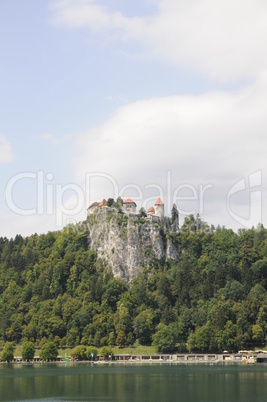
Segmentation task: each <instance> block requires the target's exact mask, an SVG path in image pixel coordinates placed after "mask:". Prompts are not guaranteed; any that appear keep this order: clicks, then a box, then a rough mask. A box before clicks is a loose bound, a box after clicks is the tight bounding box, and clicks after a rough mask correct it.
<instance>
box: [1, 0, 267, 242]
mask: <svg viewBox="0 0 267 402" xmlns="http://www.w3.org/2000/svg"><path fill="white" fill-rule="evenodd" d="M266 49H267V3H266V1H264V0H231V1H230V0H216V1H214V0H190V1H188V0H187V1H186V0H142V1H141V0H135V1H134V2H133V1H131V0H97V1H96V0H38V1H36V0H23V1H21V0H0V169H1V175H0V194H1V197H0V236H3V237H5V236H6V237H8V238H10V237H14V236H15V235H16V234H21V235H23V236H28V235H31V234H34V233H46V232H48V231H52V230H59V229H61V228H62V227H64V226H65V225H66V224H69V223H76V222H79V221H82V220H84V219H85V218H86V209H87V208H88V206H89V205H90V204H91V203H92V202H94V201H100V200H102V199H103V198H106V199H108V198H109V197H113V198H117V197H118V196H119V195H120V196H122V198H124V199H125V198H128V197H131V198H132V199H133V200H134V201H136V203H137V205H138V208H140V207H142V206H143V207H145V208H148V207H150V206H151V205H153V204H154V203H155V201H156V200H157V198H158V197H161V198H162V200H163V201H164V204H165V213H166V214H167V215H169V214H170V212H171V207H172V205H173V204H174V203H176V205H177V207H178V209H179V211H180V217H181V221H182V219H183V217H184V216H186V215H189V214H191V213H193V214H197V213H199V214H200V216H201V218H202V219H203V220H205V221H206V222H208V223H209V224H213V225H214V226H215V227H216V226H217V225H221V226H225V227H227V228H232V229H234V230H238V229H239V228H245V229H248V228H251V227H252V226H255V227H256V226H257V224H258V223H260V222H261V223H262V224H263V225H267V202H266V196H267V177H266V176H267V162H266V161H267V158H266V150H267V135H266V134H267V132H266V131H267V112H266V111H267V52H266Z"/></svg>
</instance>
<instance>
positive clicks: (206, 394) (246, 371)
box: [0, 364, 267, 402]
mask: <svg viewBox="0 0 267 402" xmlns="http://www.w3.org/2000/svg"><path fill="white" fill-rule="evenodd" d="M266 376H267V366H264V365H255V366H249V367H248V366H238V365H235V366H212V367H211V366H204V365H203V366H202V365H197V366H196V365H186V366H167V365H165V366H164V365H162V366H161V365H151V366H144V365H132V366H131V365H124V366H119V365H111V366H93V367H92V366H91V365H89V364H88V365H76V366H74V367H73V366H70V365H65V366H58V365H43V366H23V365H19V368H18V367H14V366H9V367H8V366H5V367H4V366H1V367H0V390H1V397H0V400H1V401H44V400H45V401H56V400H60V401H83V400H86V401H96V400H97V401H119V402H120V401H121V402H122V401H123V402H125V401H127V402H128V401H138V402H145V401H146V402H147V401H153V402H154V401H167V400H168V401H169V400H171V401H179V402H183V401H186V402H199V401H201V402H204V401H205V402H213V401H220V402H224V401H227V402H231V401H233V402H250V401H253V402H263V401H266V395H267V382H266Z"/></svg>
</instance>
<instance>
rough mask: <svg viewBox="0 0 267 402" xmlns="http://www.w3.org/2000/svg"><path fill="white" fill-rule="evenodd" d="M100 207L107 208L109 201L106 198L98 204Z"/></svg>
mask: <svg viewBox="0 0 267 402" xmlns="http://www.w3.org/2000/svg"><path fill="white" fill-rule="evenodd" d="M98 206H99V207H106V206H107V201H106V200H105V198H104V199H103V200H102V201H101V202H99V203H98Z"/></svg>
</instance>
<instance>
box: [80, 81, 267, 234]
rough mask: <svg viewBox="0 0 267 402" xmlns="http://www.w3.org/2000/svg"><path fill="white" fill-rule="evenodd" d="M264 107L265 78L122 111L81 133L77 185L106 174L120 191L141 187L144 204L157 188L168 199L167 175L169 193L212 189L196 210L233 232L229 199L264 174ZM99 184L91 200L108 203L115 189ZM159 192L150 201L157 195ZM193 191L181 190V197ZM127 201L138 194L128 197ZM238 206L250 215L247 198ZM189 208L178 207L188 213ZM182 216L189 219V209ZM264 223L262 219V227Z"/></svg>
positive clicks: (266, 123)
mask: <svg viewBox="0 0 267 402" xmlns="http://www.w3.org/2000/svg"><path fill="white" fill-rule="evenodd" d="M266 102H267V77H261V79H260V80H258V81H257V83H256V84H255V85H253V86H251V87H249V88H247V89H246V90H243V91H239V92H236V93H225V92H211V93H207V94H204V95H201V96H173V97H166V98H152V99H148V100H143V101H138V102H135V103H132V104H129V105H127V106H123V107H121V108H119V109H118V110H117V111H116V113H115V114H114V116H113V117H112V118H111V119H110V120H108V121H107V122H106V123H105V124H103V125H101V126H98V127H95V128H93V129H91V130H88V131H87V132H84V133H81V134H80V136H79V140H78V142H77V148H76V151H77V158H76V159H75V161H74V166H75V170H76V178H77V181H79V182H82V181H83V180H84V177H85V175H86V173H88V172H89V173H90V174H91V176H92V177H93V174H94V173H97V172H103V173H106V174H108V175H110V176H111V177H113V178H114V180H115V181H116V183H118V187H119V188H122V187H123V186H125V185H136V186H139V187H140V188H141V189H142V191H143V194H142V197H143V199H144V198H147V197H148V195H149V194H150V193H149V191H148V190H147V188H148V187H147V186H149V185H152V184H155V185H158V186H160V187H161V188H162V189H163V192H164V196H166V192H167V187H166V186H167V185H166V175H167V174H168V172H169V174H170V175H171V179H172V189H171V190H172V194H173V193H174V192H175V189H177V188H179V186H184V185H188V186H189V187H190V186H191V187H192V188H193V189H195V190H196V191H199V188H200V186H206V185H209V186H210V190H209V192H207V194H206V198H205V200H204V204H205V205H204V206H203V210H202V211H199V207H200V205H199V203H198V205H196V204H197V203H195V204H194V211H193V210H192V211H193V212H201V213H202V214H203V215H204V216H205V217H206V218H207V220H209V221H213V222H214V223H216V222H217V223H221V224H222V223H223V222H225V224H226V225H227V224H228V225H230V226H233V225H234V223H233V221H232V217H230V215H229V213H228V211H227V205H226V200H227V194H228V192H229V191H230V190H231V187H232V186H233V185H234V184H235V183H236V182H238V181H239V180H241V179H245V180H246V182H248V179H249V175H251V174H252V173H253V172H255V171H260V172H263V171H265V170H266V167H267V166H266V157H265V150H266V147H267V136H266V127H267V116H266V108H265V105H266ZM101 180H102V179H101ZM101 180H100V179H99V180H98V181H97V180H95V186H92V187H93V188H91V190H93V193H92V192H91V196H92V197H98V198H97V199H100V197H102V196H103V197H104V196H105V197H107V196H108V195H109V194H110V189H111V187H112V186H110V184H111V183H110V182H109V183H108V180H107V181H106V183H105V182H104V181H103V180H102V181H101ZM98 182H99V186H98V185H97V183H98ZM155 191H156V190H155V188H154V193H153V194H151V195H153V196H157V193H155ZM188 191H189V190H188V189H187V191H185V192H183V191H182V190H181V193H180V195H183V194H184V195H185V196H186V195H188ZM190 191H191V193H190ZM190 191H189V193H190V195H191V194H192V190H190ZM127 195H128V196H135V195H136V194H135V191H134V190H129V191H128V194H127ZM91 201H93V199H91ZM233 202H234V204H235V205H233V207H239V209H246V206H247V205H248V203H249V194H248V193H243V196H242V193H241V197H236V198H233ZM184 204H185V203H182V204H180V205H178V206H180V208H181V209H183V205H184ZM187 204H188V202H187ZM188 205H190V203H189V204H188ZM191 205H192V203H191ZM188 208H189V209H188ZM184 211H185V212H191V210H190V207H189V206H188V207H187V209H184ZM265 212H266V211H265ZM265 212H264V214H265ZM245 213H246V214H248V213H249V212H248V211H247V212H245ZM260 218H261V217H260V216H259V214H258V215H257V219H258V222H259V221H260V220H261V219H260ZM258 222H253V224H255V225H256V224H257V223H258Z"/></svg>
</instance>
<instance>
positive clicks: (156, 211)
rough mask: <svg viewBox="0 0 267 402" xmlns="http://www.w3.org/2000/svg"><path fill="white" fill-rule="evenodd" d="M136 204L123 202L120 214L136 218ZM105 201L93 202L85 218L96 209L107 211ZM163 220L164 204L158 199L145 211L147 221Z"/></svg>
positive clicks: (129, 201)
mask: <svg viewBox="0 0 267 402" xmlns="http://www.w3.org/2000/svg"><path fill="white" fill-rule="evenodd" d="M136 207H137V205H136V203H135V202H134V201H133V200H132V199H131V198H127V200H125V201H123V204H122V211H121V212H122V213H124V214H127V215H129V216H131V217H138V214H137V213H136ZM108 208H109V207H108V205H107V201H106V200H105V199H103V200H102V201H101V202H93V203H92V204H91V205H90V207H89V208H88V209H87V216H89V215H91V214H93V213H94V212H95V211H96V210H98V209H108ZM163 218H164V204H163V202H162V201H161V199H160V198H158V199H157V201H156V203H155V205H154V207H150V208H148V210H147V220H150V221H151V222H160V221H162V220H163Z"/></svg>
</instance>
